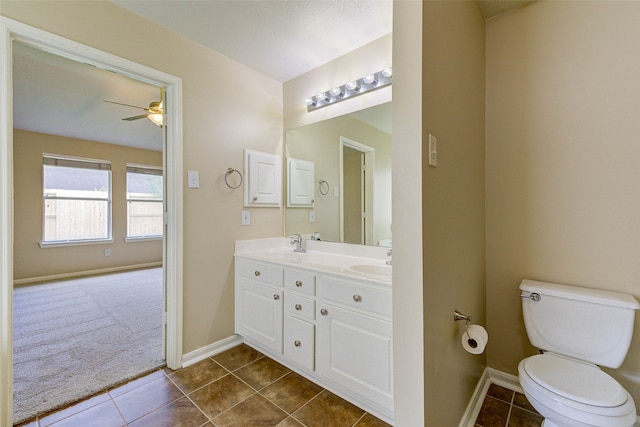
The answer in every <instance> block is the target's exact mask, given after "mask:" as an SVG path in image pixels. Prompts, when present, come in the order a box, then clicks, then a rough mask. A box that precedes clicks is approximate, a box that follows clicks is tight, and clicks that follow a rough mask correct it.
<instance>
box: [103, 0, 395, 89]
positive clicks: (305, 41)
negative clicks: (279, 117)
mask: <svg viewBox="0 0 640 427" xmlns="http://www.w3.org/2000/svg"><path fill="white" fill-rule="evenodd" d="M112 1H113V2H114V3H116V4H117V5H119V6H122V7H124V8H126V9H128V10H130V11H131V12H133V13H135V14H137V15H140V16H142V17H143V18H146V19H148V20H150V21H153V22H156V23H157V24H160V25H161V26H163V27H165V28H169V29H170V30H173V31H175V32H176V33H179V34H181V35H182V36H184V37H186V38H189V39H191V40H195V41H196V42H198V43H200V44H202V45H204V46H206V47H208V48H211V49H213V50H216V51H218V52H220V53H222V54H223V55H225V56H227V57H229V58H232V59H235V60H236V61H238V62H241V63H243V64H245V65H247V66H249V67H251V68H253V69H255V70H258V71H260V72H261V73H263V74H265V75H267V76H270V77H272V78H274V79H275V80H278V81H280V82H285V81H288V80H291V79H292V78H294V77H297V76H299V75H301V74H303V73H306V72H307V71H309V70H312V69H314V68H316V67H318V66H320V65H322V64H326V63H327V62H330V61H332V60H333V59H335V58H337V57H339V56H342V55H344V54H346V53H348V52H351V51H352V50H354V49H357V48H359V47H361V46H364V45H366V44H367V43H370V42H371V41H373V40H376V39H378V38H380V37H382V36H384V35H387V34H389V33H391V30H392V18H393V11H392V7H393V2H392V1H391V0H207V1H190V0H169V1H153V0H112ZM389 65H391V64H389Z"/></svg>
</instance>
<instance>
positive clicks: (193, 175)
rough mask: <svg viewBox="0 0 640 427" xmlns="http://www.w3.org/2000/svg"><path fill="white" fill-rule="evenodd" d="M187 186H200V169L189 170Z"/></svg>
mask: <svg viewBox="0 0 640 427" xmlns="http://www.w3.org/2000/svg"><path fill="white" fill-rule="evenodd" d="M187 187H188V188H200V174H199V173H198V171H187Z"/></svg>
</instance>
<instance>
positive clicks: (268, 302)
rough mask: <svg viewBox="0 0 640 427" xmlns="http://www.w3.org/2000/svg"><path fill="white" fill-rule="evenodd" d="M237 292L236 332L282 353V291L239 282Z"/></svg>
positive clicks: (244, 281)
mask: <svg viewBox="0 0 640 427" xmlns="http://www.w3.org/2000/svg"><path fill="white" fill-rule="evenodd" d="M236 292H237V294H236V332H237V333H238V334H240V335H242V336H244V337H247V338H250V339H252V340H254V341H257V342H259V343H261V344H263V345H265V346H267V347H269V348H270V349H272V350H274V351H277V352H278V353H282V310H283V304H282V290H280V289H275V288H271V287H268V286H263V285H260V284H256V283H253V282H249V281H247V280H244V279H239V280H237V286H236Z"/></svg>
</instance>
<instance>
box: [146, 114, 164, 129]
mask: <svg viewBox="0 0 640 427" xmlns="http://www.w3.org/2000/svg"><path fill="white" fill-rule="evenodd" d="M147 118H148V119H149V120H151V121H152V122H153V123H154V124H156V125H158V126H160V127H162V114H157V113H149V114H148V115H147Z"/></svg>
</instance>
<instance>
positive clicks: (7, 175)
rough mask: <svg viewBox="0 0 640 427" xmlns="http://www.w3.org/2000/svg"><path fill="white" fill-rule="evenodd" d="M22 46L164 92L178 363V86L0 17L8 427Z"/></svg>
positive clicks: (169, 335)
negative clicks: (16, 59)
mask: <svg viewBox="0 0 640 427" xmlns="http://www.w3.org/2000/svg"><path fill="white" fill-rule="evenodd" d="M13 41H17V42H20V43H24V44H26V45H29V46H31V47H33V48H36V49H40V50H44V51H47V52H50V53H53V54H56V55H59V56H61V57H64V58H67V59H71V60H74V61H79V62H82V63H86V64H90V65H92V66H95V67H98V68H102V69H104V70H108V71H112V72H115V73H118V74H121V75H123V76H126V77H128V78H132V79H135V80H139V81H143V82H145V83H148V84H151V85H155V86H158V87H162V88H164V93H165V94H166V108H167V109H166V113H165V114H166V117H167V122H168V123H172V126H170V127H167V128H165V132H166V138H165V141H166V142H165V145H164V153H165V155H164V160H163V163H164V164H163V170H164V181H165V188H166V198H165V207H166V209H165V212H164V217H165V238H164V240H163V249H162V252H163V265H164V282H165V314H164V315H165V317H166V322H165V330H166V352H165V356H166V357H165V358H166V363H167V366H168V367H169V368H171V369H178V368H180V367H181V364H182V360H181V359H182V203H181V201H182V105H181V103H182V81H181V79H180V78H177V77H174V76H171V75H168V74H166V73H163V72H160V71H158V70H154V69H151V68H149V67H146V66H142V65H140V64H137V63H134V62H131V61H129V60H125V59H123V58H120V57H117V56H114V55H111V54H108V53H106V52H102V51H99V50H97V49H93V48H90V47H88V46H85V45H82V44H79V43H76V42H73V41H71V40H68V39H64V38H62V37H58V36H55V35H53V34H50V33H47V32H44V31H41V30H39V29H36V28H33V27H30V26H28V25H24V24H22V23H19V22H16V21H13V20H11V19H8V18H5V17H0V46H1V50H0V76H2V80H1V81H0V124H1V126H0V128H1V129H2V133H0V372H1V373H0V414H2V415H1V416H0V424H2V425H11V423H12V419H13V413H12V412H13V411H12V407H13V401H12V400H13V396H12V364H13V360H12V342H13V328H12V318H13V281H14V274H13V249H12V248H13V242H14V239H15V237H14V230H13V218H14V216H13V211H14V201H13V197H12V195H13V191H14V190H13V189H14V177H13V150H12V147H13V130H12V129H13V97H12V91H11V90H10V88H11V87H12V85H13V79H12V66H13V49H12V42H13Z"/></svg>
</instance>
